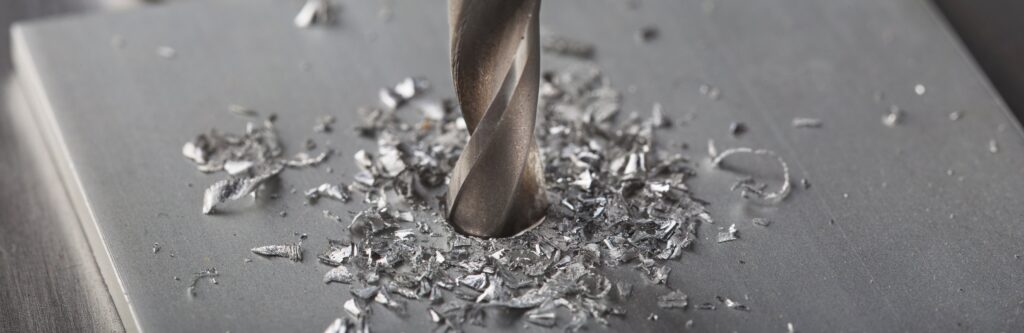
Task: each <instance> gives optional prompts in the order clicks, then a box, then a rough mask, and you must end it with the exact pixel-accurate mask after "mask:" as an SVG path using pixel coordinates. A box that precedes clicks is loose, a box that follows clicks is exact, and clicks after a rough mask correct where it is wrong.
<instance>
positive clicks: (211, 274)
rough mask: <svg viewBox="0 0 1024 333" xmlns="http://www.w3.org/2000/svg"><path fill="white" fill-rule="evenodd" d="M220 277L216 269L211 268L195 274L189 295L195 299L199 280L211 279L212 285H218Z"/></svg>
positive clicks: (189, 288) (189, 287)
mask: <svg viewBox="0 0 1024 333" xmlns="http://www.w3.org/2000/svg"><path fill="white" fill-rule="evenodd" d="M218 276H220V273H218V272H217V269H216V268H209V269H206V270H203V271H200V272H198V273H195V274H193V275H192V283H191V284H189V286H188V294H189V296H193V297H194V296H196V295H197V294H198V293H197V292H196V288H197V287H198V284H199V280H202V279H210V283H212V284H217V280H216V278H217V277H218Z"/></svg>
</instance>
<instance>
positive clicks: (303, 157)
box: [284, 149, 334, 168]
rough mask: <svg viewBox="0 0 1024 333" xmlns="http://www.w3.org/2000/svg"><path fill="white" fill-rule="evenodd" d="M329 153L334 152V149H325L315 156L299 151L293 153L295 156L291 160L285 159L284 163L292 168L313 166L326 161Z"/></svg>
mask: <svg viewBox="0 0 1024 333" xmlns="http://www.w3.org/2000/svg"><path fill="white" fill-rule="evenodd" d="M331 154H334V150H331V149H327V150H324V151H322V152H320V154H319V155H316V156H309V154H307V153H306V152H300V153H298V154H295V157H294V158H292V159H291V160H287V161H285V162H284V164H285V165H287V166H290V167H293V168H301V167H313V166H317V165H320V163H323V162H324V161H326V160H327V157H330V156H331Z"/></svg>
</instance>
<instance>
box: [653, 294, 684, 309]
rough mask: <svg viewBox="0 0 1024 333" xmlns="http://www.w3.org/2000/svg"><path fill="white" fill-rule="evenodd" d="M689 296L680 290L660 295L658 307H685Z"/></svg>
mask: <svg viewBox="0 0 1024 333" xmlns="http://www.w3.org/2000/svg"><path fill="white" fill-rule="evenodd" d="M686 305H687V296H686V294H684V293H683V292H681V291H679V290H674V291H672V292H670V293H668V294H665V295H662V296H661V297H658V307H660V308H665V309H685V308H686Z"/></svg>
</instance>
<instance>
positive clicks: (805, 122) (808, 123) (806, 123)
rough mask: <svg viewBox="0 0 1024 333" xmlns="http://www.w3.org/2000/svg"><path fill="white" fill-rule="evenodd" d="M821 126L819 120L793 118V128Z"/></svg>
mask: <svg viewBox="0 0 1024 333" xmlns="http://www.w3.org/2000/svg"><path fill="white" fill-rule="evenodd" d="M822 124H823V123H822V121H821V119H817V118H800V117H797V118H793V127H794V128H819V127H821V125H822Z"/></svg>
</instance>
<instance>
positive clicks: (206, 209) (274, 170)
mask: <svg viewBox="0 0 1024 333" xmlns="http://www.w3.org/2000/svg"><path fill="white" fill-rule="evenodd" d="M281 169H282V167H281V166H280V165H275V166H271V167H270V168H268V169H266V171H264V172H263V173H261V174H259V175H257V176H253V177H236V178H230V179H225V180H222V181H219V182H216V183H213V185H210V187H208V188H207V189H206V192H204V193H203V214H210V213H213V210H214V208H216V206H217V204H221V203H224V202H226V201H228V200H238V199H241V198H242V197H244V196H246V195H249V194H252V193H255V192H254V191H256V189H258V188H259V186H260V185H261V184H263V182H265V181H266V180H267V179H269V178H270V177H273V176H276V175H277V174H278V173H281Z"/></svg>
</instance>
